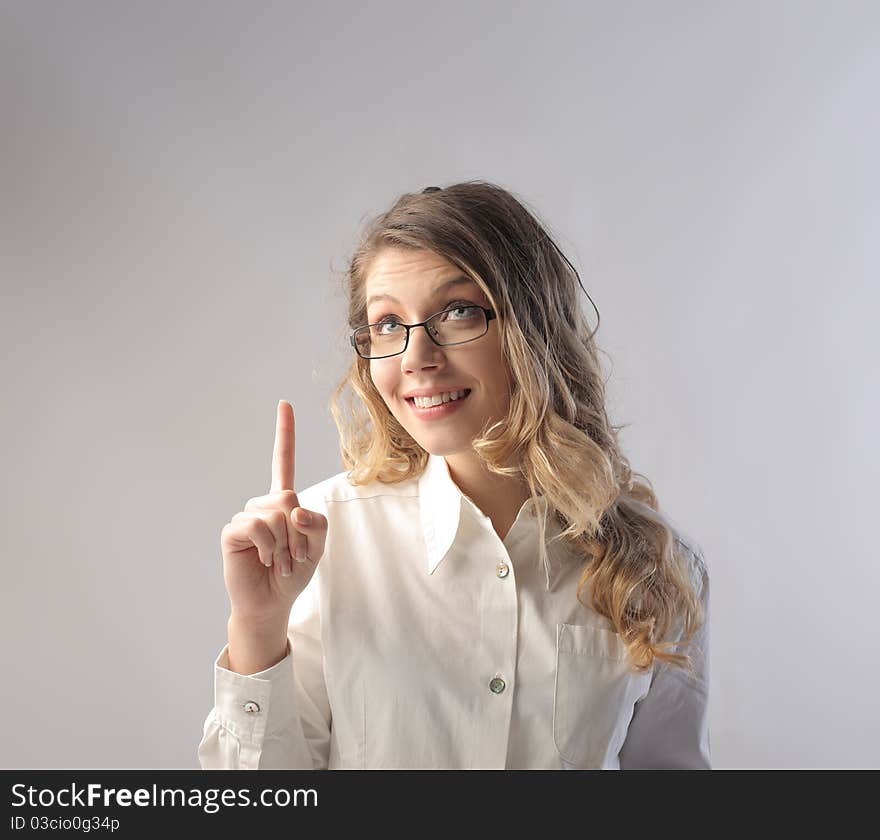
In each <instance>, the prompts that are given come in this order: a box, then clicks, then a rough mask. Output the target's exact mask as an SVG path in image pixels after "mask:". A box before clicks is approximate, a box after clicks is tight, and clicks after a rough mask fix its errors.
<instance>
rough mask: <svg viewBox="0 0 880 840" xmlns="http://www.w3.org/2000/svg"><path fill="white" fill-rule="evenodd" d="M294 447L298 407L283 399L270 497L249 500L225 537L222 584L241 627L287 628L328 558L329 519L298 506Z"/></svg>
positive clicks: (222, 538)
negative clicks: (275, 625)
mask: <svg viewBox="0 0 880 840" xmlns="http://www.w3.org/2000/svg"><path fill="white" fill-rule="evenodd" d="M295 444H296V434H295V424H294V417H293V406H291V404H290V403H288V402H286V401H285V400H281V401H280V402H279V403H278V412H277V418H276V425H275V448H274V451H273V454H272V485H271V487H270V490H269V493H268V495H266V496H257V497H256V498H253V499H249V500H248V501H247V502H246V503H245V506H244V510H243V511H241V512H240V513H236V514H235V516H233V517H232V520H231V521H230V522H229V523H227V524H226V525H225V526H224V527H223V530H222V531H221V533H220V546H221V549H222V552H223V579H224V581H225V583H226V590H227V591H228V593H229V600H230V603H231V605H232V613H233V615H234V616H236V617H237V618H238V620H239V621H240V622H242V623H248V624H254V625H264V624H273V623H277V622H282V623H284V624H285V625H286V622H287V616H289V615H290V608H291V607H292V606H293V602H294V601H295V600H296V599H297V597H298V596H299V594H300V592H302V591H303V589H305V588H306V584H308V582H309V581H310V580H311V578H312V575H313V574H314V571H315V568H316V567H317V564H318V561H319V560H320V559H321V557H322V555H323V554H324V545H325V544H326V542H327V519H326V517H324V516H322V515H321V514H320V513H316V512H314V511H305V510H303V508H301V507H299V500H298V499H297V495H296V492H295V491H294V489H293V484H294V472H295V470H294V467H295V454H294V453H295ZM302 514H305V515H306V517H307V518H308V519H309V521H308V522H305V521H301V519H300V518H299V516H301V515H302Z"/></svg>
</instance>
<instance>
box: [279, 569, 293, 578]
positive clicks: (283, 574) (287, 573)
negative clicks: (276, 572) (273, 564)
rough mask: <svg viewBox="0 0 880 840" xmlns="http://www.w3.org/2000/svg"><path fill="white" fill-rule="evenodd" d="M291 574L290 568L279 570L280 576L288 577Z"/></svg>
mask: <svg viewBox="0 0 880 840" xmlns="http://www.w3.org/2000/svg"><path fill="white" fill-rule="evenodd" d="M292 574H293V572H291V570H290V569H283V570H282V572H281V577H290V576H291V575H292Z"/></svg>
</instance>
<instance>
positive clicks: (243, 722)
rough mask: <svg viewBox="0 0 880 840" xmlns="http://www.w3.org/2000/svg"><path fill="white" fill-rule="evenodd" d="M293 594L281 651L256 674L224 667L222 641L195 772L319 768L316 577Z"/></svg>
mask: <svg viewBox="0 0 880 840" xmlns="http://www.w3.org/2000/svg"><path fill="white" fill-rule="evenodd" d="M319 572H320V567H319V569H318V570H316V571H315V574H314V575H313V576H312V579H311V580H310V581H309V584H308V586H307V587H306V588H305V589H304V590H303V592H302V593H301V594H300V596H299V597H298V598H297V599H296V602H295V603H294V605H293V609H292V610H291V616H290V622H289V625H288V631H287V655H286V656H285V657H284V659H282V660H281V661H280V662H278V663H277V664H275V665H273V666H272V667H271V668H267V669H266V670H265V671H260V672H258V673H256V674H249V675H244V674H237V673H235V672H234V671H230V670H229V646H228V645H226V646H224V647H223V650H221V651H220V654H219V655H218V657H217V659H216V660H215V662H214V707H213V708H212V709H211V711H210V713H209V714H208V717H207V718H206V719H205V723H204V727H203V734H202V740H201V742H200V743H199V746H198V757H199V764H200V765H201V768H202V769H203V770H326V769H327V764H328V760H329V752H330V725H331V718H330V703H329V701H328V698H327V687H326V683H325V680H324V665H323V659H324V657H323V648H322V644H321V622H320V615H319V610H318V603H319V596H318V577H319Z"/></svg>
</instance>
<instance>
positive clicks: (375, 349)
mask: <svg viewBox="0 0 880 840" xmlns="http://www.w3.org/2000/svg"><path fill="white" fill-rule="evenodd" d="M495 317H496V316H495V310H494V309H487V308H486V307H485V306H476V305H470V306H451V307H449V309H444V310H443V311H442V312H438V313H437V314H436V315H432V316H431V317H430V318H428V320H427V321H422V322H421V323H420V324H401V323H400V322H399V321H396V320H388V321H380V322H379V323H378V324H367V325H366V326H365V327H358V328H357V329H356V330H355V331H354V332H353V333H352V334H351V336H350V338H349V341H350V342H351V346H352V347H354V349H355V350H356V351H357V354H358V355H359V356H360V357H361V358H362V359H385V358H387V357H388V356H397V355H399V354H400V353H403V351H404V350H406V348H407V347H408V346H409V334H410V330H414V329H415V328H416V327H424V328H425V332H427V333H428V337H429V338H430V339H431V341H433V342H434V344H438V345H440V346H441V347H448V346H449V345H451V344H465V343H467V342H468V341H474V340H475V339H477V338H481V337H482V336H484V335H485V334H486V333H487V332H488V331H489V321H491V320H492V319H493V318H495ZM401 327H402V328H403V329H401Z"/></svg>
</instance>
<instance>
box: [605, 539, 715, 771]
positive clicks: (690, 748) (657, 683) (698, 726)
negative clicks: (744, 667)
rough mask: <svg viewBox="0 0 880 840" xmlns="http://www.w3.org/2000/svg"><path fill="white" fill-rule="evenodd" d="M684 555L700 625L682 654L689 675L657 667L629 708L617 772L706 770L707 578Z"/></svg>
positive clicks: (699, 564) (696, 561) (696, 557)
mask: <svg viewBox="0 0 880 840" xmlns="http://www.w3.org/2000/svg"><path fill="white" fill-rule="evenodd" d="M689 551H690V554H691V558H692V560H693V566H692V569H693V572H694V575H693V577H694V583H695V584H696V585H697V591H698V592H699V594H700V601H701V603H702V605H703V614H704V618H705V620H704V623H703V626H702V627H701V628H700V629H699V630H698V631H697V633H696V635H695V636H694V638H693V641H692V642H691V645H690V647H689V648H688V653H689V654H690V656H691V657H692V659H693V664H694V675H693V676H691V675H689V674H687V673H685V672H684V671H683V670H682V669H681V668H677V667H675V666H670V665H667V664H666V663H658V664H657V667H656V668H655V671H654V675H653V677H652V681H651V687H650V689H649V691H648V693H647V695H645V697H644V698H642V700H640V701H639V702H638V703H636V705H635V709H634V711H633V716H632V720H631V721H630V724H629V729H628V731H627V736H626V740H625V742H624V744H623V747H622V748H621V750H620V754H619V759H620V769H621V770H653V769H670V770H711V769H712V765H711V759H710V744H709V705H708V702H709V573H708V569H707V567H706V563H705V560H704V558H703V555H702V551H700V550H697V551H696V552H694V551H691V550H689Z"/></svg>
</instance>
